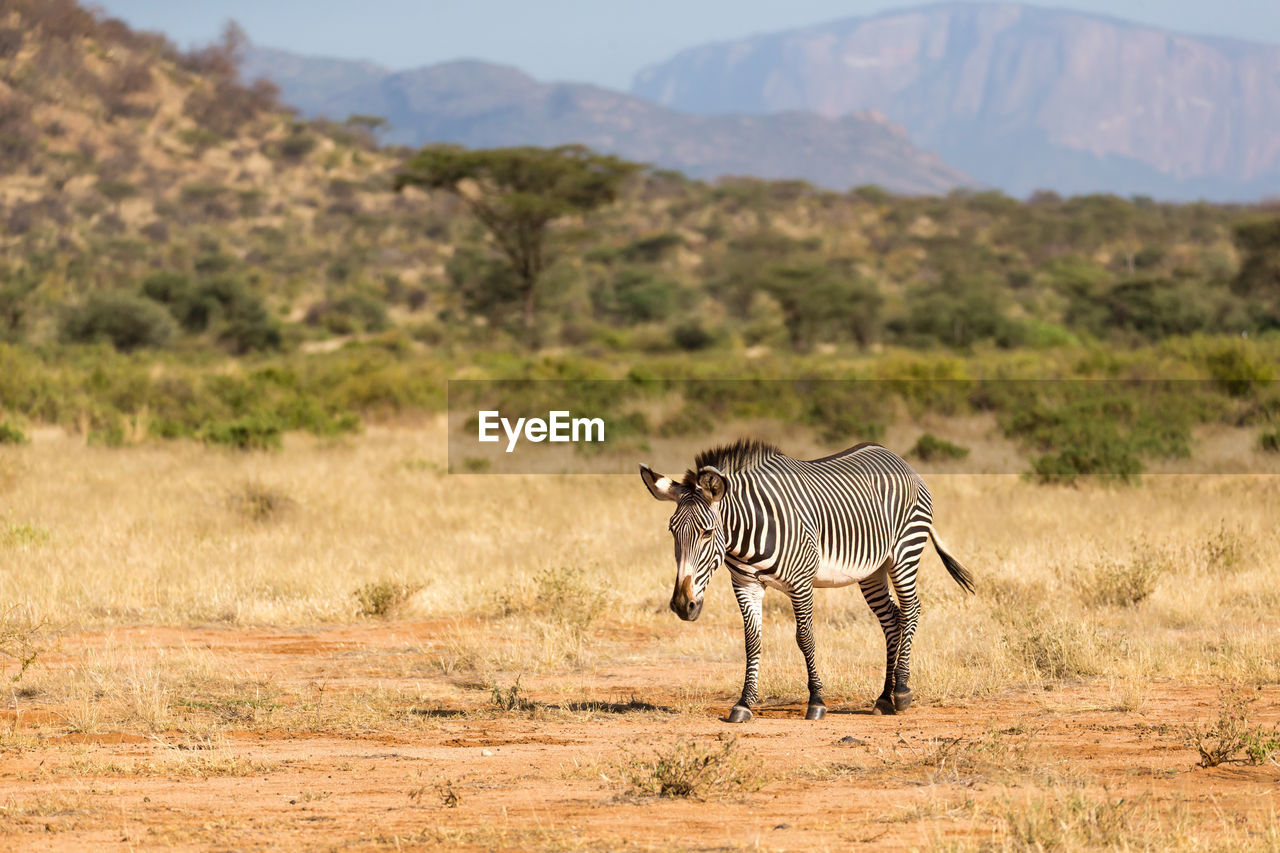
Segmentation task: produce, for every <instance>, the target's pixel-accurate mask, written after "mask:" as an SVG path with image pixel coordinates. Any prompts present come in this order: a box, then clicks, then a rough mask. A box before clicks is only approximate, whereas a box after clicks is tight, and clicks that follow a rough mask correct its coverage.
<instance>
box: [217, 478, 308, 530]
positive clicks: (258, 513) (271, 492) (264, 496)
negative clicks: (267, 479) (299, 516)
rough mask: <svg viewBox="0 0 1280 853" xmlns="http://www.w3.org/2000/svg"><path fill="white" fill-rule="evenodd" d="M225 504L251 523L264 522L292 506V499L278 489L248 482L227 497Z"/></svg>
mask: <svg viewBox="0 0 1280 853" xmlns="http://www.w3.org/2000/svg"><path fill="white" fill-rule="evenodd" d="M227 504H228V505H229V506H230V507H231V509H233V510H235V511H236V512H237V513H239V514H240V515H243V516H244V517H246V518H248V519H249V520H251V521H256V522H264V521H270V520H271V519H273V518H276V517H278V516H279V515H280V514H281V513H282V512H284V511H285V510H286V509H288V508H289V507H291V506H293V498H291V497H289V496H288V495H287V494H285V493H284V492H283V491H281V490H280V489H278V488H275V487H273V486H268V485H266V484H264V483H260V482H258V481H256V480H250V481H248V482H246V483H244V484H243V485H241V486H240V488H238V489H236V490H234V491H233V492H231V494H230V495H228V497H227Z"/></svg>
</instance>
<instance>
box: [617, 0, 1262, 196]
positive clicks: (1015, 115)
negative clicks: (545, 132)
mask: <svg viewBox="0 0 1280 853" xmlns="http://www.w3.org/2000/svg"><path fill="white" fill-rule="evenodd" d="M632 92H633V94H636V95H639V96H641V97H644V98H646V99H648V100H651V101H653V102H655V103H659V104H663V105H665V106H668V107H672V108H674V109H678V110H684V111H687V112H693V113H699V114H703V115H715V114H722V113H746V114H758V115H764V114H772V113H778V112H783V111H794V110H810V111H814V112H817V113H819V114H821V115H824V116H828V117H833V118H834V117H837V116H842V115H848V114H851V113H859V112H863V111H868V110H874V111H878V112H880V113H883V114H884V115H885V116H887V117H888V119H889V120H890V121H892V122H895V123H898V124H901V125H903V126H904V127H905V128H906V129H907V132H908V133H909V134H910V137H911V140H912V141H913V142H914V143H916V144H917V145H920V146H922V147H924V148H926V149H929V150H932V151H936V152H938V154H939V155H940V156H941V157H942V158H943V159H944V160H945V161H946V162H948V163H950V164H952V165H953V166H955V167H957V168H959V169H961V170H962V171H964V172H966V173H968V174H970V175H973V176H974V177H976V178H978V179H979V180H981V181H983V182H984V183H987V184H990V185H992V186H997V187H1000V188H1002V189H1004V190H1006V191H1008V192H1012V193H1015V194H1019V195H1021V194H1025V193H1028V192H1031V191H1032V190H1035V189H1037V188H1051V189H1054V190H1057V191H1059V192H1070V193H1077V192H1096V191H1106V192H1116V193H1121V194H1131V193H1142V194H1151V195H1156V196H1159V197H1170V198H1188V197H1201V196H1204V197H1209V198H1220V199H1247V198H1258V197H1261V196H1263V195H1266V194H1270V193H1276V192H1278V191H1280V46H1274V45H1263V44H1253V43H1248V42H1243V41H1235V40H1228V39H1221V38H1204V37H1197V36H1191V35H1186V34H1181V33H1174V32H1168V31H1165V30H1160V29H1156V28H1153V27H1149V26H1141V25H1137V24H1132V23H1126V22H1124V21H1119V20H1114V19H1109V18H1102V17H1097V16H1092V15H1086V14H1082V13H1077V12H1071V11H1065V10H1061V9H1046V8H1037V7H1029V6H1019V5H1011V4H971V3H946V4H940V5H933V6H925V7H921V8H917V9H910V10H896V11H893V12H888V13H884V14H881V15H876V16H872V17H863V18H849V19H846V20H840V21H834V22H831V23H828V24H823V25H818V26H812V27H807V28H804V29H798V30H793V31H789V32H782V33H776V34H770V35H761V36H756V37H752V38H747V39H741V40H736V41H729V42H723V43H719V44H709V45H705V46H702V47H696V48H693V49H690V50H686V51H684V52H682V53H680V54H678V55H677V56H675V57H674V58H672V59H670V60H668V61H666V62H663V63H660V64H658V65H654V66H651V67H649V68H646V69H644V70H643V71H641V72H640V73H639V74H638V75H637V76H636V78H635V81H634V85H633V87H632Z"/></svg>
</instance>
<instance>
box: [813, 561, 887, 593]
mask: <svg viewBox="0 0 1280 853" xmlns="http://www.w3.org/2000/svg"><path fill="white" fill-rule="evenodd" d="M880 565H881V563H880V562H877V563H875V564H874V565H869V566H868V565H863V564H861V563H853V564H850V563H846V562H844V561H841V560H833V559H831V558H829V557H828V558H823V559H822V560H820V561H819V562H818V571H817V574H815V575H814V576H813V585H814V586H815V587H837V586H849V585H850V584H855V583H858V582H859V581H861V580H865V579H866V578H868V577H870V576H871V575H873V574H875V571H876V569H878V568H880Z"/></svg>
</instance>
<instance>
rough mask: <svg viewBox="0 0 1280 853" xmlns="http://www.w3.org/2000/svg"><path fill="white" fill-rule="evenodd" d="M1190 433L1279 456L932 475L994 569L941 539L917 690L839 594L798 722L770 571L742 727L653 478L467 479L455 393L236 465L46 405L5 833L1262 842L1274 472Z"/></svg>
mask: <svg viewBox="0 0 1280 853" xmlns="http://www.w3.org/2000/svg"><path fill="white" fill-rule="evenodd" d="M945 425H947V422H940V421H935V422H934V423H933V426H934V427H935V428H940V427H941V426H945ZM915 431H916V432H918V428H916V430H915ZM989 432H990V425H989V424H984V423H983V422H982V421H981V419H972V418H971V419H961V420H958V421H955V422H950V430H949V434H951V435H953V436H963V437H966V438H968V440H969V441H971V442H972V445H973V447H974V454H975V456H976V457H978V458H979V459H982V458H992V459H994V458H996V457H998V456H999V455H1000V454H1003V453H1008V452H1010V450H1009V448H1008V447H1002V446H1000V443H999V441H998V440H995V439H988V440H987V441H985V442H981V441H980V439H981V436H983V435H984V434H988V433H989ZM911 437H912V431H911V429H910V428H906V427H903V428H900V429H894V430H891V431H890V433H889V435H887V436H886V438H885V440H886V441H887V442H888V443H890V444H891V445H892V444H894V443H896V442H908V441H909V440H910V438H911ZM1202 442H1203V443H1204V444H1205V445H1206V446H1207V447H1209V448H1211V451H1210V452H1211V454H1212V453H1215V452H1216V453H1218V454H1219V455H1220V458H1219V459H1218V460H1217V461H1216V462H1214V463H1212V464H1214V465H1218V466H1219V467H1221V468H1224V469H1231V468H1232V466H1236V467H1238V466H1239V465H1240V464H1241V463H1242V462H1244V463H1246V464H1251V465H1256V467H1257V470H1258V472H1259V473H1255V474H1247V475H1246V474H1239V473H1231V474H1207V473H1192V474H1187V473H1149V474H1147V475H1145V477H1144V479H1143V482H1142V483H1141V485H1138V486H1125V485H1111V486H1108V485H1098V484H1085V485H1077V486H1045V485H1038V484H1036V483H1034V482H1032V481H1030V480H1028V479H1027V478H1024V477H1019V476H1017V475H1002V474H978V473H946V472H947V470H948V465H950V466H951V467H952V469H953V470H955V469H958V468H965V467H967V468H968V469H969V470H974V469H975V468H980V467H981V465H982V463H981V462H974V461H969V462H966V463H964V464H963V465H961V463H942V464H940V465H937V466H934V471H933V473H931V474H929V480H930V483H931V487H932V490H933V493H934V497H935V506H936V508H937V516H936V517H937V519H938V524H939V529H940V530H942V531H943V532H944V533H945V535H946V537H947V539H948V544H949V545H950V546H951V547H952V548H953V550H954V552H955V553H957V554H958V555H962V558H963V559H964V561H965V562H966V564H967V565H968V566H969V567H970V568H971V569H972V570H973V572H974V574H975V576H976V577H977V579H978V583H977V590H978V591H977V595H976V596H975V597H972V598H970V597H968V596H965V595H964V594H963V593H962V592H961V591H960V590H959V589H958V588H957V587H955V586H954V584H952V583H951V581H950V580H949V579H948V578H947V577H946V576H945V573H944V572H943V570H942V567H941V565H940V563H939V562H938V561H937V558H936V557H934V556H933V555H932V553H930V554H928V555H927V556H926V559H925V562H924V564H923V566H922V581H921V583H922V593H921V595H922V599H923V602H924V612H923V617H922V621H921V627H920V632H919V634H918V638H917V643H916V650H917V652H916V656H915V660H916V666H915V668H914V671H915V688H916V694H917V697H918V698H917V704H916V705H915V706H914V707H913V708H911V709H910V710H909V711H908V712H907V713H906V714H903V715H900V716H889V717H882V716H871V715H870V714H869V710H870V707H871V704H872V700H873V699H874V696H875V694H876V692H877V690H878V684H879V681H880V678H881V675H882V667H883V637H882V636H881V633H880V629H879V626H878V624H877V623H876V622H875V620H874V617H873V616H872V615H871V613H870V611H869V610H868V608H867V607H866V604H865V603H864V602H863V600H862V598H861V596H860V594H859V593H858V592H857V590H856V589H842V590H826V591H820V593H819V596H818V600H817V605H816V619H817V623H816V624H817V627H816V631H817V636H818V643H819V655H820V657H819V659H820V665H821V666H822V669H823V674H824V677H825V680H826V682H827V690H828V702H829V704H830V705H831V709H832V713H831V715H830V716H828V718H827V719H826V720H825V721H822V722H816V723H815V722H806V721H805V720H803V719H802V716H803V708H804V701H805V696H806V693H805V687H804V670H803V666H802V662H801V660H800V656H799V654H798V652H797V651H796V649H795V645H794V640H793V636H792V634H793V627H792V623H791V620H790V612H789V604H788V603H787V602H786V600H785V598H783V597H782V596H780V595H779V594H777V593H770V594H769V595H768V596H767V597H766V635H765V636H766V642H765V656H764V662H763V670H762V681H761V687H762V690H761V694H762V700H763V702H762V706H763V709H762V711H761V712H760V713H759V716H758V719H757V720H756V721H754V722H752V723H750V724H748V725H746V726H741V727H731V726H730V725H728V724H727V723H723V722H721V718H722V717H723V716H724V714H725V713H726V712H727V710H728V707H729V705H730V704H732V702H733V701H734V699H735V697H736V696H737V690H738V688H739V686H740V679H741V666H742V650H741V643H742V640H741V619H740V617H739V615H738V613H737V608H736V606H735V604H734V602H733V599H732V596H731V595H730V592H729V589H728V586H729V585H728V582H727V579H726V578H724V577H720V576H717V577H716V578H715V579H714V580H713V582H712V586H711V589H710V590H709V592H708V596H707V608H706V612H705V614H704V616H703V617H702V619H701V620H700V621H698V622H697V623H694V624H688V625H686V624H684V623H680V622H678V621H677V620H676V618H675V617H674V615H672V614H671V613H670V612H669V611H668V610H667V607H666V605H667V599H668V598H669V596H670V584H671V577H672V569H671V565H670V564H671V555H670V545H669V536H668V534H667V533H666V531H665V529H664V527H665V520H666V515H667V513H666V511H665V510H664V509H663V507H662V506H661V505H659V504H657V503H655V502H653V500H652V499H651V498H650V497H649V496H648V495H647V494H646V493H645V492H644V490H643V486H642V484H641V483H640V482H639V478H638V477H618V476H565V477H555V476H542V475H540V476H527V477H520V476H510V475H504V476H491V475H460V474H448V473H445V458H444V450H445V448H444V444H445V442H444V428H443V420H442V419H439V418H437V419H425V420H424V421H422V422H418V423H412V424H409V423H404V424H398V425H387V426H381V427H371V428H369V429H367V430H366V431H365V433H364V434H362V435H360V436H358V437H347V438H341V439H337V440H323V439H313V438H309V437H304V436H298V437H294V436H290V437H289V438H288V440H287V441H286V442H285V447H284V449H283V450H282V451H280V452H277V453H248V454H246V453H242V452H236V451H228V450H223V449H220V448H207V447H204V446H200V445H196V444H193V443H165V444H158V445H157V444H152V445H145V446H137V447H128V448H102V447H93V446H87V445H86V444H85V442H84V440H83V438H82V437H78V436H73V435H68V434H66V433H65V432H63V431H61V430H58V429H53V428H46V429H40V430H36V431H34V433H33V434H32V435H31V441H30V443H29V444H26V445H23V446H6V447H4V448H2V449H0V483H2V487H3V489H4V493H5V499H6V506H7V508H8V509H7V513H6V517H5V519H4V529H3V533H2V541H3V550H0V559H2V560H3V574H2V575H0V577H3V588H2V589H0V594H2V595H3V598H4V600H6V601H9V602H15V603H16V604H14V605H12V608H11V609H10V610H9V611H8V612H7V613H6V616H5V622H4V625H5V634H4V648H5V650H6V651H7V652H10V653H12V654H16V655H18V656H30V655H32V654H34V659H33V660H32V662H31V664H30V666H29V667H28V668H27V669H26V671H25V673H23V674H22V676H21V678H20V679H18V680H16V681H12V682H10V683H8V684H7V685H6V692H7V693H8V696H7V697H6V699H7V701H6V703H5V706H6V707H5V709H4V711H3V714H4V717H3V728H2V729H0V738H2V739H3V740H2V743H3V749H4V753H3V756H4V772H3V776H2V778H0V809H2V810H0V821H2V822H3V831H4V833H5V835H6V837H7V838H9V839H10V841H11V842H12V843H14V844H16V845H18V846H21V847H24V848H30V849H82V848H83V847H85V846H89V845H93V846H101V847H107V848H113V847H114V848H119V849H127V848H132V847H139V846H174V847H178V848H189V847H199V848H205V847H217V848H228V847H230V848H242V847H264V846H272V845H283V846H291V847H296V846H301V847H324V848H326V849H333V848H341V849H346V848H354V849H380V848H395V847H397V846H400V847H405V846H410V847H412V846H437V845H439V846H462V847H466V848H471V849H494V848H499V849H522V848H530V847H534V848H539V849H617V848H625V849H630V848H634V849H665V848H670V847H681V848H693V849H719V848H729V849H736V848H748V849H750V848H754V847H760V848H764V849H844V848H847V847H849V846H852V845H855V844H859V843H872V842H874V843H875V844H876V845H877V846H884V847H889V848H895V849H898V848H901V849H911V848H922V847H929V848H936V847H944V848H956V849H991V848H994V849H1028V848H1031V849H1039V848H1043V849H1051V848H1060V847H1072V848H1128V849H1237V848H1241V847H1249V848H1266V847H1270V846H1274V845H1275V844H1276V843H1277V840H1278V839H1277V826H1276V823H1275V814H1274V811H1275V805H1276V803H1275V796H1276V795H1275V794H1274V793H1273V791H1274V786H1275V781H1276V773H1277V770H1276V764H1275V762H1274V760H1273V757H1274V755H1275V750H1276V748H1277V744H1278V742H1280V734H1278V733H1277V730H1276V728H1275V727H1276V724H1277V722H1280V714H1278V713H1277V710H1278V706H1277V698H1278V697H1277V692H1276V683H1277V680H1278V677H1280V673H1278V671H1277V666H1278V665H1277V653H1278V651H1280V635H1278V634H1277V625H1276V620H1275V613H1276V608H1277V600H1276V589H1277V588H1278V586H1277V576H1276V571H1277V567H1276V562H1275V554H1276V553H1277V549H1278V548H1280V541H1278V540H1280V534H1277V532H1276V527H1275V524H1274V513H1275V507H1276V506H1277V505H1278V502H1280V479H1277V477H1276V462H1275V457H1274V455H1267V454H1264V453H1263V452H1262V451H1261V450H1259V449H1257V447H1256V445H1255V443H1254V441H1253V437H1252V435H1248V436H1245V435H1241V434H1239V431H1233V430H1229V429H1222V430H1216V431H1212V432H1211V433H1209V434H1206V435H1204V436H1202ZM693 447H694V445H690V447H689V448H688V449H689V451H690V454H691V452H692V449H693ZM801 449H804V448H803V447H801ZM671 458H672V464H671V465H670V466H669V467H672V468H674V467H675V465H677V464H679V462H680V459H683V458H684V457H683V456H679V457H677V456H672V457H671ZM1179 464H1182V463H1173V464H1171V465H1170V468H1169V470H1170V471H1176V470H1177V469H1178V465H1179ZM1200 467H1202V468H1203V467H1205V466H1204V465H1201V466H1200ZM19 666H20V664H19V662H18V660H17V659H14V658H11V659H10V660H9V661H8V663H7V664H6V670H5V671H6V675H8V676H12V675H14V674H15V672H16V670H17V668H18V667H19ZM1204 765H1210V766H1204Z"/></svg>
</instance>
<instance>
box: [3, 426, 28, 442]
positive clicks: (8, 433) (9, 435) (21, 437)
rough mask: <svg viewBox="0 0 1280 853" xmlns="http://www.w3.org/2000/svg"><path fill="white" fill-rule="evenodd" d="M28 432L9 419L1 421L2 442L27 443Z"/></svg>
mask: <svg viewBox="0 0 1280 853" xmlns="http://www.w3.org/2000/svg"><path fill="white" fill-rule="evenodd" d="M28 441H30V439H29V438H27V434H26V433H25V432H23V431H22V430H20V429H18V428H17V427H16V426H14V425H13V424H11V423H9V422H8V421H0V444H26V443H27V442H28Z"/></svg>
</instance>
